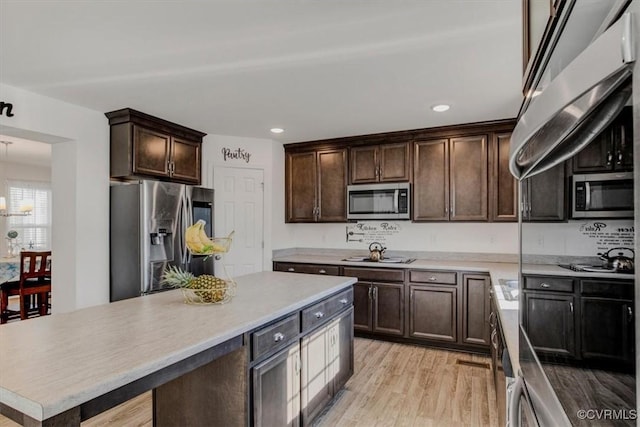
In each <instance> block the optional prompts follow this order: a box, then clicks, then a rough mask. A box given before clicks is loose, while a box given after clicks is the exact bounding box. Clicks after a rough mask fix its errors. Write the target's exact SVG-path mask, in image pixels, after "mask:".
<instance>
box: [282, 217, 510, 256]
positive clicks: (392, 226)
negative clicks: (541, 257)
mask: <svg viewBox="0 0 640 427" xmlns="http://www.w3.org/2000/svg"><path fill="white" fill-rule="evenodd" d="M286 229H287V231H289V234H290V236H292V237H293V238H292V239H290V240H293V241H291V242H288V243H289V244H288V245H287V246H281V248H285V247H298V248H336V249H353V250H364V251H366V250H368V248H369V244H370V243H371V242H373V241H379V242H380V243H383V244H384V246H386V247H387V248H389V250H391V251H393V250H402V251H429V252H469V253H506V254H517V253H518V224H516V223H414V222H411V221H362V222H358V223H348V224H345V223H341V224H286ZM276 249H278V248H277V247H276Z"/></svg>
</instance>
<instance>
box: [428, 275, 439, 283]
mask: <svg viewBox="0 0 640 427" xmlns="http://www.w3.org/2000/svg"><path fill="white" fill-rule="evenodd" d="M429 280H431V281H432V282H435V281H436V280H438V278H437V277H436V276H431V277H429Z"/></svg>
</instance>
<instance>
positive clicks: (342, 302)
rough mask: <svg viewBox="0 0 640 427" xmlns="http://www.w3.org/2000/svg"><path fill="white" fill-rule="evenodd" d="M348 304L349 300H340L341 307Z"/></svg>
mask: <svg viewBox="0 0 640 427" xmlns="http://www.w3.org/2000/svg"><path fill="white" fill-rule="evenodd" d="M348 302H349V300H348V299H346V298H342V299H341V300H340V304H342V305H345V304H347V303H348Z"/></svg>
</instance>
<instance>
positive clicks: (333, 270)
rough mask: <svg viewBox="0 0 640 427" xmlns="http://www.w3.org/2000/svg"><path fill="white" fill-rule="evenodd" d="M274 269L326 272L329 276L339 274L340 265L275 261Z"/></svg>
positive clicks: (309, 272) (291, 271) (310, 272)
mask: <svg viewBox="0 0 640 427" xmlns="http://www.w3.org/2000/svg"><path fill="white" fill-rule="evenodd" d="M274 270H275V271H287V272H289V273H308V274H327V275H329V276H339V275H340V267H338V266H337V265H322V264H296V263H290V262H278V263H276V265H275V268H274Z"/></svg>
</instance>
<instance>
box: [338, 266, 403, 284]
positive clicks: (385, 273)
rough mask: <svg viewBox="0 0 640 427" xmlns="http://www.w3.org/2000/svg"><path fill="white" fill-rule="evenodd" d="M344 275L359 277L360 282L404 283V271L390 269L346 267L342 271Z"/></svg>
mask: <svg viewBox="0 0 640 427" xmlns="http://www.w3.org/2000/svg"><path fill="white" fill-rule="evenodd" d="M342 275H343V276H350V277H357V278H358V280H371V281H374V282H377V281H379V280H381V281H385V282H404V270H396V269H390V268H358V267H344V268H343V269H342Z"/></svg>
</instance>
